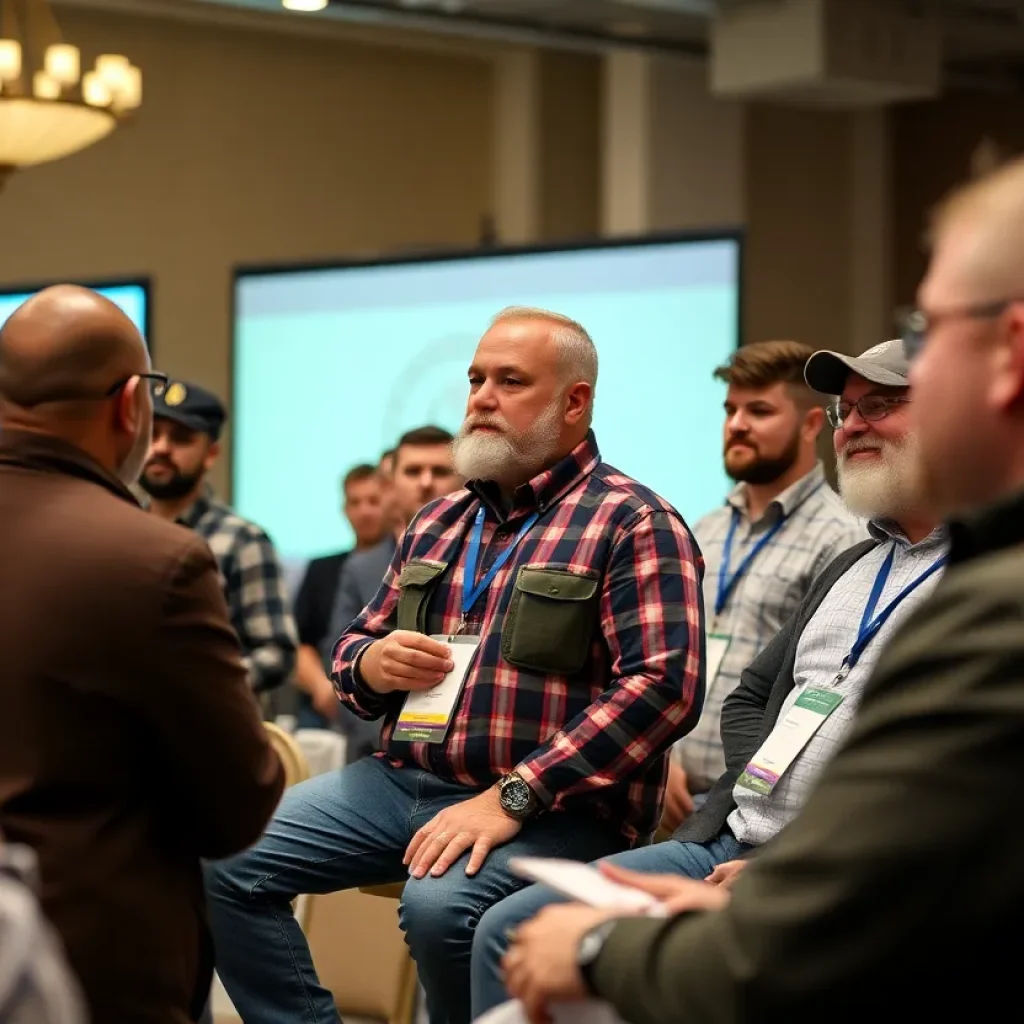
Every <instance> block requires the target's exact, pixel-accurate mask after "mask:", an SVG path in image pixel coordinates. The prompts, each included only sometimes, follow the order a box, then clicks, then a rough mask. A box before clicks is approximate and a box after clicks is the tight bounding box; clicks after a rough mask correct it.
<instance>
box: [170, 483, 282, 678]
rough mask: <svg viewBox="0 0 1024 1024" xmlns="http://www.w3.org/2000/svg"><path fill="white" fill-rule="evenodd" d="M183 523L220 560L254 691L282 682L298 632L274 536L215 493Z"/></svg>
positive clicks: (185, 516)
mask: <svg viewBox="0 0 1024 1024" xmlns="http://www.w3.org/2000/svg"><path fill="white" fill-rule="evenodd" d="M178 522H179V523H181V524H182V525H183V526H187V527H189V528H190V529H192V530H195V532H196V533H198V534H199V535H200V536H201V537H202V538H203V539H204V540H205V541H206V543H207V544H208V545H209V547H210V550H211V551H212V552H213V556H214V558H216V559H217V565H218V566H219V568H220V574H221V578H222V579H223V581H224V596H225V597H226V598H227V602H228V610H229V611H230V613H231V625H232V626H233V627H234V629H235V632H236V633H237V634H238V639H239V641H240V642H241V645H242V651H243V653H244V655H245V660H246V664H247V666H248V668H249V680H250V683H251V684H252V688H253V690H255V691H256V692H257V693H262V692H264V691H266V690H271V689H273V688H274V687H275V686H279V685H281V684H282V683H283V682H285V680H286V679H287V678H288V676H289V675H290V674H291V672H292V669H293V668H294V667H295V656H296V651H297V649H298V635H297V632H296V629H295V623H294V621H293V620H292V615H291V611H290V604H289V598H288V591H287V588H286V587H285V581H284V572H283V570H282V568H281V563H280V561H279V560H278V557H277V552H276V551H275V550H274V545H273V544H272V543H271V541H270V538H269V537H268V536H267V535H266V533H264V532H263V530H262V529H260V527H258V526H257V525H256V524H255V523H250V522H249V520H248V519H243V518H242V517H241V516H240V515H237V514H236V513H234V512H233V511H232V510H231V509H230V508H228V506H227V505H225V504H223V503H222V502H219V501H217V500H216V499H215V498H213V497H212V496H211V495H204V496H202V497H200V498H199V499H198V500H197V501H196V502H195V504H194V505H192V507H191V508H190V509H189V510H188V511H187V512H185V513H184V514H183V515H182V516H180V517H179V519H178Z"/></svg>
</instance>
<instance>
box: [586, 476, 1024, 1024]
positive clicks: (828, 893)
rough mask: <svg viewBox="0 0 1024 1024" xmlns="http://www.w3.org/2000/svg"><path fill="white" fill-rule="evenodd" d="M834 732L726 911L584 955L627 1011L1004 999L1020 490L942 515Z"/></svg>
mask: <svg viewBox="0 0 1024 1024" xmlns="http://www.w3.org/2000/svg"><path fill="white" fill-rule="evenodd" d="M951 541H952V544H951V554H950V563H949V568H948V569H947V571H946V573H945V574H944V576H943V578H942V580H940V582H939V584H938V586H937V587H936V589H935V591H934V593H933V595H932V596H931V597H930V598H929V599H928V600H927V601H926V602H925V603H924V604H923V605H922V606H921V607H920V608H918V609H917V610H916V611H915V612H914V613H913V614H912V615H911V616H910V617H909V618H908V621H907V622H906V624H905V625H904V627H903V628H902V629H901V630H900V631H899V633H898V634H897V635H896V636H895V637H894V638H893V639H892V641H891V642H890V643H889V645H888V647H887V648H886V650H885V651H884V653H883V654H882V656H881V658H880V659H879V663H878V666H877V667H876V670H875V673H874V676H873V677H872V679H871V681H870V682H869V684H868V688H867V690H866V692H865V695H864V699H863V703H862V705H861V708H860V710H859V712H858V717H857V720H856V723H855V726H854V729H853V731H852V733H851V735H850V738H849V740H848V742H847V744H846V746H845V747H844V748H843V749H842V750H841V751H840V753H839V754H838V755H837V756H836V758H835V760H834V761H832V762H831V764H830V765H829V766H828V767H827V768H826V769H825V771H824V772H823V773H822V776H821V779H820V782H819V785H818V786H817V788H816V789H815V791H814V792H813V793H812V794H811V797H810V799H809V800H808V802H807V804H806V805H805V807H804V809H803V811H802V812H801V814H800V816H799V817H798V818H797V819H796V820H795V821H794V822H793V823H792V824H791V825H790V826H789V827H788V828H787V829H785V830H784V831H783V832H782V833H781V834H780V835H779V837H778V838H777V839H776V840H774V841H773V842H772V843H771V844H769V846H767V847H766V848H765V849H764V851H763V852H762V853H759V855H758V856H757V857H756V858H754V859H753V861H752V862H751V864H750V866H749V867H748V868H747V870H746V871H745V872H744V874H743V875H742V876H741V877H740V879H739V880H738V881H737V883H736V885H735V888H734V890H733V897H732V900H731V902H730V904H729V906H728V907H727V908H726V909H725V910H723V911H721V912H719V913H714V914H688V915H683V916H680V917H677V918H675V919H673V920H670V921H667V922H666V921H657V920H650V919H633V920H627V921H623V922H620V923H619V924H618V925H616V927H615V929H614V930H613V931H612V933H611V935H610V936H609V938H608V939H607V941H606V942H605V945H604V948H603V950H602V952H601V955H600V957H599V959H598V960H597V962H596V964H595V966H594V972H593V976H594V980H595V984H596V987H597V988H598V994H599V995H600V996H601V997H603V998H604V999H607V1000H608V1001H610V1002H611V1003H612V1004H613V1005H614V1007H615V1008H616V1009H617V1011H618V1012H619V1014H620V1015H621V1016H622V1017H623V1018H624V1019H625V1020H626V1021H629V1022H631V1024H654V1022H658V1024H667V1022H669V1021H673V1022H674V1021H679V1022H685V1024H696V1022H723V1024H724V1022H733V1021H756V1022H758V1024H765V1022H771V1021H785V1022H786V1024H793V1022H795V1021H805V1020H813V1019H816V1018H817V1017H819V1016H820V1018H821V1019H827V1020H828V1021H829V1022H830V1024H835V1022H837V1021H847V1020H848V1021H858V1022H861V1021H864V1020H866V1019H871V1018H872V1016H873V1015H874V1014H877V1012H878V1011H879V1010H884V1009H889V1008H892V1009H893V1012H894V1013H896V1012H899V1010H898V1008H899V1007H901V1006H902V1007H906V1008H907V1009H908V1010H912V1016H913V1018H914V1019H915V1020H926V1019H929V1018H932V1019H948V1013H949V1012H950V1008H951V1007H952V1006H955V1005H957V1004H958V1003H959V1004H960V1005H962V1006H963V1007H968V1006H970V1007H973V1009H974V1010H979V1009H980V1008H981V1006H982V1005H989V1004H994V1003H996V1002H1000V1001H1001V1002H1003V1003H1005V1004H1006V1005H1009V1006H1013V1005H1017V1000H1018V989H1019V978H1018V975H1017V973H1016V971H1015V970H1012V969H1006V968H1001V967H999V964H1000V963H1002V962H1003V961H1004V960H1005V956H1006V953H1007V951H1008V950H1011V949H1014V948H1015V947H1016V945H1017V935H1018V934H1019V928H1020V925H1021V920H1022V916H1024V870H1022V868H1021V860H1020V858H1021V850H1022V849H1024V814H1022V813H1021V803H1022V796H1024V495H1021V496H1017V497H1015V498H1014V499H1012V500H1008V501H1006V502H1005V503H1003V504H1002V505H1000V506H999V507H996V508H992V509H990V510H988V511H987V512H986V513H985V514H983V515H981V516H979V517H978V518H977V519H975V520H974V521H972V522H970V523H964V524H954V525H953V527H952V528H951Z"/></svg>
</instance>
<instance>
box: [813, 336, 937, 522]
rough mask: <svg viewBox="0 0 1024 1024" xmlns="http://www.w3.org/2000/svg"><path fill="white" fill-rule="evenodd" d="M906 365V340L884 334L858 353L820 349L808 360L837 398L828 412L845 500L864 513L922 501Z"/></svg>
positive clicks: (816, 383) (822, 387)
mask: <svg viewBox="0 0 1024 1024" xmlns="http://www.w3.org/2000/svg"><path fill="white" fill-rule="evenodd" d="M909 372H910V364H909V363H908V361H907V358H906V355H905V354H904V351H903V343H902V341H883V342H882V343H881V344H880V345H874V346H873V347H872V348H869V349H868V350H867V351H866V352H863V353H862V354H861V355H859V356H849V355H845V354H843V353H841V352H829V351H822V352H815V353H814V355H813V356H811V358H810V359H808V360H807V365H806V366H805V367H804V379H805V380H806V381H807V383H808V385H809V386H810V387H812V388H813V389H814V390H815V391H820V392H822V393H823V394H826V395H835V396H836V398H837V400H836V401H835V402H833V403H832V404H831V405H830V406H829V407H828V408H827V409H826V414H827V416H828V420H829V423H830V424H831V425H832V428H833V430H834V431H835V433H834V436H833V444H834V447H835V452H836V461H837V463H838V467H839V470H840V479H841V480H842V487H841V490H842V494H843V500H844V501H845V502H846V505H847V507H848V508H849V509H850V510H851V511H852V512H854V513H855V514H857V515H860V516H864V517H865V518H873V517H877V516H879V515H880V514H883V513H884V514H886V515H889V516H895V515H897V514H901V515H902V514H905V513H906V512H907V510H909V509H916V508H919V507H920V504H921V502H920V494H919V490H920V488H919V472H920V467H919V461H918V457H917V444H916V435H915V434H914V433H913V432H912V431H910V430H908V429H907V425H908V419H907V406H908V404H909V402H910V401H911V395H910V388H909V383H908V379H907V378H908V374H909ZM883 495H884V496H885V501H884V503H882V504H884V505H885V506H887V507H886V508H884V509H881V508H880V498H881V497H882V496H883ZM910 525H911V526H913V525H914V524H913V523H911V524H910Z"/></svg>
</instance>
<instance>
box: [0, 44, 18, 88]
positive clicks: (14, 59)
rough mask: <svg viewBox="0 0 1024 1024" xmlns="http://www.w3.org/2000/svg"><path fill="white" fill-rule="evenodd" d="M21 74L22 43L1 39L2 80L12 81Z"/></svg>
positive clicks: (0, 79)
mask: <svg viewBox="0 0 1024 1024" xmlns="http://www.w3.org/2000/svg"><path fill="white" fill-rule="evenodd" d="M20 74H21V43H19V42H18V40H17V39H0V82H10V81H11V80H12V79H15V78H17V77H18V76H19V75H20Z"/></svg>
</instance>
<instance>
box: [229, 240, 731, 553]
mask: <svg viewBox="0 0 1024 1024" xmlns="http://www.w3.org/2000/svg"><path fill="white" fill-rule="evenodd" d="M739 268H740V242H739V239H738V238H736V237H724V236H716V237H713V238H708V237H702V238H695V237H689V238H673V239H651V240H645V241H642V242H630V243H625V244H623V243H618V244H609V245H601V246H592V247H587V248H578V249H571V250H558V251H523V252H495V253H484V254H481V253H474V254H472V255H466V256H460V257H454V258H450V257H446V258H436V259H428V260H408V261H395V262H387V263H378V264H362V265H350V266H336V267H331V268H323V269H298V270H284V271H273V272H269V271H259V270H255V271H249V270H247V271H241V272H239V274H238V275H237V277H236V283H235V337H234V374H233V379H234V398H233V403H232V404H233V419H234V423H233V429H232V435H231V436H232V443H233V458H232V466H233V478H234V480H233V482H234V487H233V499H234V505H235V508H236V509H237V510H238V511H239V512H240V513H241V514H242V515H243V516H246V517H248V518H250V519H253V520H255V521H256V522H257V523H259V524H260V525H261V526H263V527H264V528H265V529H266V530H267V531H268V532H269V533H270V535H271V537H272V538H273V539H274V541H275V543H276V544H277V546H278V548H279V550H280V552H281V554H282V555H283V556H284V557H285V559H286V560H288V561H289V562H292V563H294V562H295V561H298V560H304V559H306V558H310V557H315V556H318V555H322V554H326V553H329V552H332V551H337V550H341V549H343V548H345V547H347V546H349V545H350V543H351V536H350V532H349V529H348V525H347V524H346V523H344V522H343V521H342V518H341V516H340V514H339V504H340V503H339V479H340V477H341V476H342V474H343V473H344V472H345V470H346V469H347V468H348V467H350V466H352V465H353V464H355V463H357V462H370V463H376V462H377V460H378V458H379V457H380V454H381V452H382V451H384V450H385V449H387V448H391V447H392V446H393V445H394V444H395V442H396V441H397V439H398V437H399V435H400V434H401V433H403V431H405V430H409V429H411V428H413V427H418V426H422V425H424V424H426V423H436V424H438V425H439V426H442V427H445V428H447V429H448V430H451V431H452V432H454V431H456V430H457V429H458V427H459V424H460V423H461V422H462V418H463V415H464V412H465V404H466V396H467V393H468V385H467V381H466V371H467V369H468V367H469V364H470V361H471V359H472V356H473V351H474V349H475V347H476V343H477V341H478V339H479V338H480V335H481V334H482V333H483V332H484V330H485V329H486V328H487V324H488V322H489V320H490V318H491V317H492V316H494V314H495V313H497V312H498V311H499V310H500V309H502V308H503V307H505V306H512V305H514V306H540V307H543V308H545V309H552V310H556V311H558V312H559V313H564V314H566V315H567V316H570V317H572V318H573V319H575V320H578V321H580V323H582V324H583V325H584V326H585V327H586V328H587V330H588V331H589V332H590V334H591V336H592V337H593V339H594V342H595V344H596V345H597V351H598V356H599V361H600V371H599V376H598V384H597V394H596V405H595V414H594V429H595V431H596V433H597V439H598V444H599V445H600V448H601V452H602V455H603V456H604V458H605V459H606V460H607V461H608V462H610V463H611V464H612V465H614V466H616V467H618V468H619V469H621V470H622V471H623V472H625V473H628V474H630V475H631V476H634V477H636V478H637V479H639V480H640V481H641V482H643V483H644V484H646V485H647V486H649V487H651V488H653V489H654V490H655V491H657V492H658V493H659V494H661V495H662V496H663V497H665V498H667V499H668V500H669V501H671V502H672V503H673V504H674V505H675V506H676V507H677V508H678V509H679V510H680V511H681V512H682V513H683V515H684V516H686V518H687V519H688V520H690V521H691V522H692V521H693V520H694V519H696V518H697V517H698V516H699V515H701V514H702V513H704V512H705V511H707V510H708V509H709V508H711V507H712V506H714V505H715V504H717V503H718V502H720V501H721V500H722V499H723V497H724V495H725V493H726V490H727V480H726V478H725V475H724V473H723V470H722V458H721V444H720V436H721V435H720V424H721V420H722V400H723V388H722V385H721V384H720V383H719V382H717V381H715V380H713V379H712V370H713V369H714V368H715V367H716V366H717V365H719V364H720V363H722V362H723V361H724V360H726V359H727V358H728V356H729V355H730V353H731V352H732V351H733V349H734V348H735V347H736V345H737V343H738V328H739V272H740V269H739Z"/></svg>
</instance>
